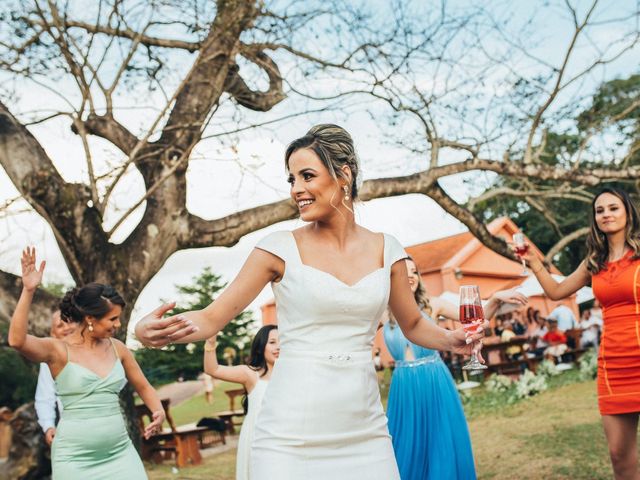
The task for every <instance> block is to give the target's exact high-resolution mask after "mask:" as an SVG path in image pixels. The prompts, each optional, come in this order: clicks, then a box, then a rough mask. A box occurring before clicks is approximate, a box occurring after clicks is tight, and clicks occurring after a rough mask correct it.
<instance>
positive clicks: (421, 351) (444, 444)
mask: <svg viewBox="0 0 640 480" xmlns="http://www.w3.org/2000/svg"><path fill="white" fill-rule="evenodd" d="M405 261H406V264H407V271H408V273H409V284H410V286H411V291H412V292H413V293H414V296H415V298H416V302H417V303H418V305H419V306H420V307H421V308H422V312H423V316H424V317H425V318H426V319H428V320H431V321H433V319H434V318H438V317H440V316H444V317H447V318H449V319H451V320H458V315H459V314H458V309H457V307H455V306H454V305H452V304H450V303H449V302H446V301H443V300H441V299H438V298H433V299H431V300H430V299H429V297H428V296H427V294H426V291H425V289H424V286H423V285H422V281H421V280H420V274H419V272H418V270H417V268H416V264H415V263H414V262H413V260H411V259H407V260H405ZM526 301H527V300H526V297H524V296H523V295H522V294H520V293H518V292H516V291H515V290H505V291H502V292H496V293H495V294H494V295H493V296H492V297H491V299H490V300H489V301H488V303H487V304H486V305H485V307H484V309H485V316H486V318H491V316H492V315H493V314H494V313H495V311H496V309H497V308H498V306H499V305H500V303H501V302H510V303H518V304H525V303H526ZM389 317H390V318H389V321H388V322H387V323H386V324H385V326H384V331H383V333H384V340H385V344H386V345H387V349H388V350H389V353H391V356H392V357H393V358H394V360H395V370H394V372H393V377H392V380H391V388H390V391H389V399H388V403H387V416H388V418H389V433H390V434H391V437H392V441H393V449H394V452H395V455H396V461H397V462H398V469H399V470H400V478H401V479H402V480H440V479H447V480H454V479H459V480H473V479H475V478H476V471H475V465H474V461H473V452H472V450H471V439H470V437H469V429H468V428H467V421H466V419H465V417H464V411H463V410H462V403H461V402H460V397H459V395H458V391H457V390H456V386H455V384H454V383H453V378H451V374H450V373H449V370H448V369H447V367H446V365H445V364H444V362H443V361H442V359H441V358H440V354H439V353H438V352H437V351H436V350H430V349H428V348H424V347H421V346H418V345H415V344H413V343H411V342H409V341H408V340H407V339H406V338H405V337H404V335H403V334H402V331H401V330H400V328H398V326H397V325H396V322H395V321H394V319H393V316H392V315H390V316H389Z"/></svg>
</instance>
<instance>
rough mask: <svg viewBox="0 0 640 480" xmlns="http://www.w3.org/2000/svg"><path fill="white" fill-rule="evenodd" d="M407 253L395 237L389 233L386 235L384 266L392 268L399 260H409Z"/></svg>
mask: <svg viewBox="0 0 640 480" xmlns="http://www.w3.org/2000/svg"><path fill="white" fill-rule="evenodd" d="M408 257H409V255H407V252H405V250H404V248H403V247H402V245H400V242H399V241H398V240H396V238H395V237H394V236H393V235H389V234H387V233H385V234H384V266H385V267H388V268H391V265H393V264H394V263H396V262H397V261H398V260H404V259H405V258H408Z"/></svg>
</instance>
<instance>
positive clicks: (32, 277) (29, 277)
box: [20, 247, 47, 291]
mask: <svg viewBox="0 0 640 480" xmlns="http://www.w3.org/2000/svg"><path fill="white" fill-rule="evenodd" d="M20 263H21V265H22V286H23V287H24V289H25V290H29V291H34V290H35V289H36V288H38V285H40V283H41V282H42V274H43V273H44V267H45V266H46V264H47V262H45V261H42V262H40V270H38V269H37V268H36V249H35V247H27V248H25V249H24V250H23V251H22V259H21V261H20Z"/></svg>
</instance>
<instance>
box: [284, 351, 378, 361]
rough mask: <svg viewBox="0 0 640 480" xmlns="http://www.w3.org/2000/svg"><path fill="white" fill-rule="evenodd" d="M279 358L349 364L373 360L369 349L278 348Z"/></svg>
mask: <svg viewBox="0 0 640 480" xmlns="http://www.w3.org/2000/svg"><path fill="white" fill-rule="evenodd" d="M279 358H291V359H301V360H323V361H329V362H332V363H338V364H349V363H354V362H358V363H359V362H362V361H373V354H372V353H371V350H361V351H355V352H328V351H325V352H323V351H309V350H294V349H286V350H285V349H282V350H280V356H279Z"/></svg>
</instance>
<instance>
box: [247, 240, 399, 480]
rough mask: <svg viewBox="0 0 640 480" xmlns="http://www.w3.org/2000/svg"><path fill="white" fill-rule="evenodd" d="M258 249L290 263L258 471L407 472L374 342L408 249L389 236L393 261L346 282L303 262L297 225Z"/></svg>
mask: <svg viewBox="0 0 640 480" xmlns="http://www.w3.org/2000/svg"><path fill="white" fill-rule="evenodd" d="M257 248H259V249H262V250H266V251H267V252H270V253H272V254H273V255H276V256H277V257H279V258H281V259H282V260H284V262H285V272H284V276H283V278H282V279H281V281H280V282H278V283H272V288H273V293H274V296H275V300H276V308H277V318H278V335H279V337H280V356H279V358H278V361H277V362H276V365H275V367H274V370H273V374H272V376H271V380H270V382H269V388H268V389H267V391H266V393H265V396H264V401H263V404H262V410H261V412H260V415H259V417H258V419H257V422H256V427H255V433H254V441H253V445H252V451H251V465H252V468H251V480H275V479H277V480H363V479H366V480H399V478H400V477H399V474H398V468H397V465H396V461H395V457H394V454H393V448H392V445H391V437H390V436H389V431H388V429H387V418H386V416H385V414H384V411H383V409H382V404H381V403H380V394H379V390H378V382H377V377H376V373H375V369H374V365H373V359H372V354H371V348H372V344H373V339H374V336H375V333H376V329H377V326H378V319H379V318H380V317H381V315H382V313H383V311H384V310H385V308H386V307H387V303H388V300H389V286H390V269H391V265H392V264H393V263H395V262H396V261H398V260H401V259H403V258H406V256H407V254H406V253H405V251H404V249H403V248H402V246H401V245H400V244H399V243H398V241H397V240H396V239H395V238H393V237H392V236H390V235H385V236H384V265H383V266H382V267H381V268H379V269H377V270H374V271H373V272H371V273H369V274H368V275H366V276H364V277H363V278H361V279H360V280H359V281H358V282H356V283H355V284H353V285H347V284H345V283H343V282H341V281H340V280H338V279H337V278H336V277H334V276H333V275H331V274H329V273H326V272H323V271H321V270H318V269H316V268H313V267H310V266H307V265H304V264H303V263H302V261H301V259H300V254H299V251H298V248H297V245H296V241H295V238H294V236H293V234H292V233H291V232H276V233H272V234H270V235H268V236H267V237H265V238H264V239H263V240H261V241H260V242H259V243H258V245H257Z"/></svg>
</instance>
